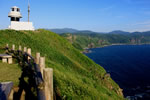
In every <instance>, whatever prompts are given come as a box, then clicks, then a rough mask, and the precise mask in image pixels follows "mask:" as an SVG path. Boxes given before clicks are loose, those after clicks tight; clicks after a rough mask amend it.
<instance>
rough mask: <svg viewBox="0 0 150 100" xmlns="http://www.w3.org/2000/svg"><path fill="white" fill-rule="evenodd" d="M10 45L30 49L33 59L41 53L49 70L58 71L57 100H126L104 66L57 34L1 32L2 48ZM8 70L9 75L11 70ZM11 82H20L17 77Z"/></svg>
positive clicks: (56, 79) (55, 77) (55, 82)
mask: <svg viewBox="0 0 150 100" xmlns="http://www.w3.org/2000/svg"><path fill="white" fill-rule="evenodd" d="M7 43H8V44H9V45H12V44H15V45H16V46H19V45H21V46H26V47H30V48H31V49H32V54H33V56H35V53H36V52H40V53H41V55H42V56H45V57H46V67H50V68H53V69H54V95H55V98H56V99H73V100H91V99H92V100H123V96H122V92H121V89H120V88H119V86H118V85H117V84H116V83H115V82H114V81H113V80H112V79H111V78H110V76H109V74H107V73H106V71H105V70H104V69H103V68H102V67H101V66H99V65H97V64H96V63H94V62H93V61H92V60H90V59H89V58H88V57H86V56H85V55H83V54H82V53H80V51H79V50H77V49H75V48H74V47H73V46H72V44H71V43H69V42H68V41H67V40H66V39H65V38H63V37H61V36H59V35H57V34H55V33H53V32H50V31H46V30H42V29H40V30H36V31H34V32H33V31H15V30H0V47H5V45H6V44H7ZM16 48H17V47H16ZM0 66H2V65H1V64H0ZM9 67H11V66H9ZM12 67H13V65H12ZM14 67H15V66H14ZM7 71H8V73H9V71H11V68H8V69H7ZM12 71H13V70H12ZM20 71H21V70H20ZM15 74H16V71H15V70H14V75H15ZM2 80H3V79H2V76H0V81H2ZM8 80H9V78H8ZM10 80H16V77H15V78H13V77H12V79H10Z"/></svg>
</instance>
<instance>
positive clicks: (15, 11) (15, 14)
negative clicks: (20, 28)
mask: <svg viewBox="0 0 150 100" xmlns="http://www.w3.org/2000/svg"><path fill="white" fill-rule="evenodd" d="M8 17H10V20H11V21H20V18H22V15H21V13H20V8H18V7H16V6H14V7H12V8H11V11H10V13H9V14H8Z"/></svg>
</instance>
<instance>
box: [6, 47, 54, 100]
mask: <svg viewBox="0 0 150 100" xmlns="http://www.w3.org/2000/svg"><path fill="white" fill-rule="evenodd" d="M5 49H6V53H7V54H9V55H12V57H13V58H15V59H17V61H18V63H19V65H20V66H21V69H22V75H21V77H20V78H19V80H20V83H19V91H18V94H17V96H16V98H17V99H18V100H19V99H20V98H21V94H22V92H23V91H25V98H26V100H31V99H32V100H34V99H38V100H53V69H52V68H45V57H40V53H36V59H35V58H34V57H33V56H32V55H31V48H28V49H27V48H26V47H24V50H23V51H22V47H21V46H19V49H18V50H15V45H12V48H9V45H8V44H7V45H6V47H5ZM33 90H34V91H36V94H35V93H33Z"/></svg>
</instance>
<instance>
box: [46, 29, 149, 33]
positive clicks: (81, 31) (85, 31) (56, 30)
mask: <svg viewBox="0 0 150 100" xmlns="http://www.w3.org/2000/svg"><path fill="white" fill-rule="evenodd" d="M46 30H50V31H52V32H54V33H57V34H62V33H72V34H80V33H81V34H141V33H142V34H143V33H149V32H150V31H146V32H132V33H131V32H126V31H122V30H115V31H112V32H94V31H91V30H77V29H73V28H62V29H59V28H58V29H57V28H56V29H46Z"/></svg>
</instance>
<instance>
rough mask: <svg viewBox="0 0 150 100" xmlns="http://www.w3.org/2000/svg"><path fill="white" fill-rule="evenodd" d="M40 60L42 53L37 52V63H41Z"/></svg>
mask: <svg viewBox="0 0 150 100" xmlns="http://www.w3.org/2000/svg"><path fill="white" fill-rule="evenodd" d="M39 61H40V53H36V64H39Z"/></svg>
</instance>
